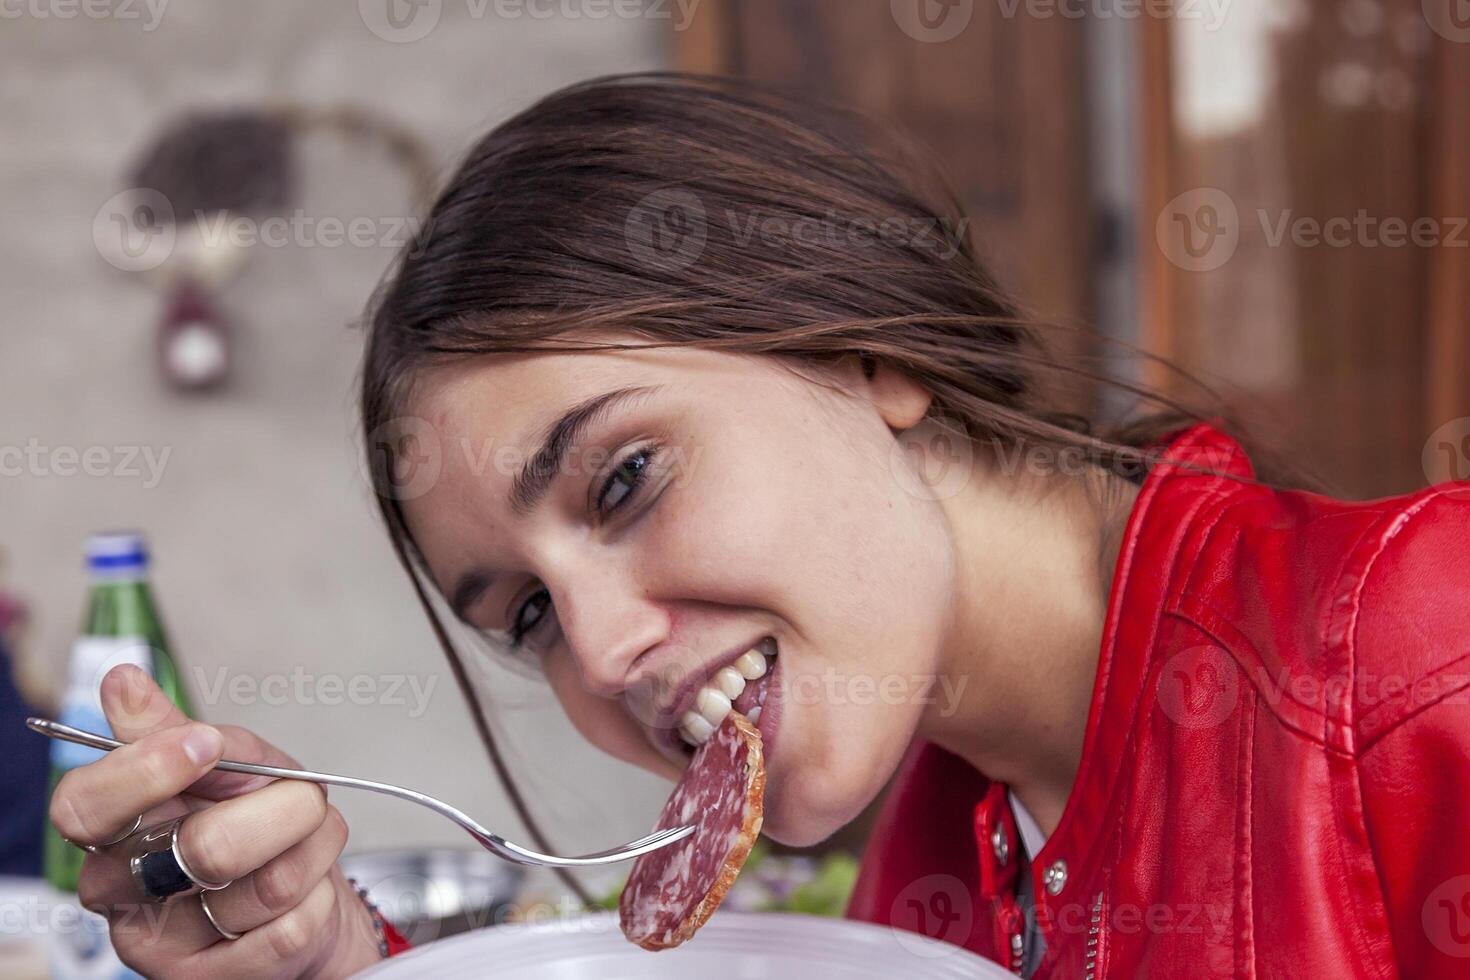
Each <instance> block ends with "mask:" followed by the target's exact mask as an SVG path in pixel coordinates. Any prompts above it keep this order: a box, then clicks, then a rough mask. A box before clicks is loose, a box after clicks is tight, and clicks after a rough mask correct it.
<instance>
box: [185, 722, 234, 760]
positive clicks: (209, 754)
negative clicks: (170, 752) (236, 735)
mask: <svg viewBox="0 0 1470 980" xmlns="http://www.w3.org/2000/svg"><path fill="white" fill-rule="evenodd" d="M224 748H225V740H224V738H223V737H222V736H221V735H220V733H219V730H218V729H214V728H210V727H209V726H208V725H196V726H195V727H194V730H193V731H191V732H189V734H187V735H185V736H184V754H185V755H187V756H188V757H189V761H190V762H192V763H194V765H196V766H202V765H205V764H207V763H210V762H213V761H214V760H215V759H217V758H219V755H220V753H221V752H223V751H224Z"/></svg>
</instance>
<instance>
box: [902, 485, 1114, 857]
mask: <svg viewBox="0 0 1470 980" xmlns="http://www.w3.org/2000/svg"><path fill="white" fill-rule="evenodd" d="M989 469H990V470H991V471H992V472H991V473H989V474H987V475H986V478H985V479H981V480H974V481H971V486H970V487H967V489H966V492H965V493H962V494H959V495H957V496H956V497H954V498H952V499H951V500H949V501H946V511H947V513H948V516H949V519H950V521H951V525H952V527H953V530H954V534H955V541H956V547H957V549H958V555H959V567H958V570H957V581H956V593H955V607H954V610H953V611H954V617H953V621H952V622H951V624H950V629H949V632H948V634H947V639H946V643H945V648H944V650H943V651H942V652H941V664H942V665H943V666H942V669H943V670H944V671H945V673H946V675H947V677H946V679H947V680H948V681H949V682H950V685H951V689H952V690H959V691H962V693H960V694H959V695H958V697H957V698H956V699H954V700H953V701H948V702H947V703H946V700H945V699H936V701H937V702H938V704H939V705H942V706H943V709H944V710H942V711H941V710H939V708H938V705H936V707H933V708H931V709H930V711H929V714H928V715H926V716H925V718H924V720H923V722H922V724H921V726H920V732H919V734H920V736H921V737H924V738H926V739H928V740H930V741H932V742H934V743H936V744H937V745H939V746H941V747H943V748H945V749H948V750H949V751H951V752H953V753H955V754H956V755H958V756H960V757H961V758H963V759H965V760H966V761H967V762H969V763H970V764H971V765H973V766H974V767H975V768H976V769H978V770H980V771H981V772H983V773H985V774H986V775H987V776H988V777H990V778H991V779H995V780H1000V781H1002V782H1005V783H1007V784H1008V785H1009V786H1010V788H1011V790H1012V791H1013V792H1014V793H1015V794H1016V795H1017V796H1018V797H1019V798H1020V800H1021V802H1022V803H1023V804H1024V805H1025V807H1026V809H1027V810H1029V811H1030V812H1031V814H1032V815H1033V816H1034V817H1035V818H1036V821H1037V823H1038V824H1039V825H1040V827H1041V829H1042V830H1043V831H1044V832H1045V833H1047V834H1050V833H1051V832H1052V831H1053V830H1055V829H1056V825H1057V822H1058V821H1059V820H1060V819H1061V815H1062V811H1063V809H1064V808H1065V806H1066V802H1067V797H1068V796H1069V794H1070V793H1071V790H1072V784H1073V782H1074V781H1075V779H1076V776H1077V769H1078V766H1079V764H1080V763H1081V759H1082V742H1083V736H1084V734H1085V731H1086V727H1087V714H1088V709H1089V707H1090V705H1091V703H1092V693H1093V685H1094V682H1095V678H1096V673H1097V662H1098V654H1099V651H1100V647H1101V642H1102V631H1103V624H1104V620H1105V618H1106V615H1107V605H1108V594H1109V590H1110V588H1111V582H1112V575H1113V570H1114V568H1115V566H1116V564H1117V558H1118V551H1119V546H1120V544H1121V538H1122V530H1123V527H1124V525H1125V524H1126V522H1127V518H1128V514H1129V513H1130V511H1131V510H1132V506H1133V502H1134V500H1135V498H1136V497H1137V493H1138V488H1137V487H1136V486H1135V485H1133V484H1132V483H1129V482H1128V481H1127V480H1124V479H1122V478H1121V477H1116V476H1113V475H1111V474H1106V473H1104V472H1103V471H1102V470H1093V468H1091V467H1089V468H1088V469H1089V473H1088V474H1087V475H1086V476H1082V477H1078V476H1065V475H1056V476H1046V477H1039V476H1036V475H1034V474H1032V475H1025V474H1023V475H1021V476H1008V475H1006V474H1004V473H1003V472H1002V468H1001V467H999V466H991V467H989ZM962 683H963V684H964V686H963V688H960V687H959V685H960V684H962Z"/></svg>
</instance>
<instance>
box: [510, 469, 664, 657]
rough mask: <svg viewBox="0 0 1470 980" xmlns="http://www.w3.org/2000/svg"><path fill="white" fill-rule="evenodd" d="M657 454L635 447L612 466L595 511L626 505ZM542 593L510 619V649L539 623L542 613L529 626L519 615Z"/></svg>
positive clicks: (517, 646)
mask: <svg viewBox="0 0 1470 980" xmlns="http://www.w3.org/2000/svg"><path fill="white" fill-rule="evenodd" d="M657 455H658V447H657V446H644V447H643V448H641V449H635V450H633V451H632V452H630V453H628V455H626V456H624V457H623V458H622V459H621V460H620V461H619V462H618V465H617V466H615V467H613V471H612V472H611V473H609V474H608V477H607V479H606V480H605V481H604V482H603V484H602V489H601V490H599V491H598V493H597V501H596V506H597V512H598V513H599V514H600V515H602V516H604V517H605V516H607V515H608V514H612V513H615V512H616V511H618V510H620V509H622V508H623V507H625V506H627V504H628V502H629V501H630V500H632V499H634V498H635V497H637V495H638V491H639V489H640V488H641V487H642V486H643V483H644V481H645V480H646V479H647V478H648V470H649V466H650V465H651V464H652V462H653V459H654V457H655V456H657ZM639 459H641V460H643V462H642V464H641V465H640V466H639V467H638V469H637V470H635V471H634V472H633V475H632V476H630V477H628V478H627V483H628V492H627V493H626V494H624V495H623V498H622V500H620V501H619V502H618V503H616V504H614V505H613V506H612V508H611V510H608V511H606V512H604V511H603V509H602V502H603V501H604V500H606V499H607V494H608V491H609V490H611V489H612V487H613V484H614V482H615V481H616V480H617V479H618V477H619V475H621V474H622V473H623V470H624V468H625V467H627V466H628V464H629V463H631V462H633V461H634V460H639ZM544 595H547V592H546V590H545V589H540V590H538V591H536V592H535V593H533V594H532V596H531V598H529V599H527V600H526V601H525V602H523V603H522V604H521V606H520V608H519V609H517V610H516V612H515V616H514V617H513V618H512V620H511V630H510V645H511V648H512V649H519V648H520V646H521V644H522V642H523V641H524V640H525V638H526V635H527V634H529V633H530V632H531V631H532V630H534V629H535V628H536V627H537V626H539V625H541V621H542V619H543V618H544V614H543V616H542V617H538V618H537V620H536V622H534V623H532V624H531V625H530V626H527V627H522V626H521V625H520V622H521V616H522V615H523V614H524V613H525V611H526V610H527V609H528V608H530V607H531V605H532V604H533V603H535V602H536V601H537V600H538V599H540V598H541V597H542V596H544Z"/></svg>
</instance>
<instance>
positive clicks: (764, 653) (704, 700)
mask: <svg viewBox="0 0 1470 980" xmlns="http://www.w3.org/2000/svg"><path fill="white" fill-rule="evenodd" d="M776 655H777V649H776V641H775V639H774V638H773V637H769V636H768V637H765V638H764V639H762V640H761V641H760V642H759V643H757V644H756V645H755V646H754V647H751V648H750V649H749V650H747V651H745V652H744V653H742V654H741V655H740V656H739V657H737V658H736V659H735V661H734V663H731V664H729V665H727V666H725V667H721V668H720V669H719V670H718V671H716V672H715V674H714V676H713V677H711V678H710V679H709V680H708V681H706V682H705V683H704V685H703V686H701V687H700V689H699V691H698V693H697V694H696V695H695V697H694V704H693V707H691V708H690V709H689V710H688V711H686V712H684V714H683V715H682V716H681V717H680V718H679V737H680V740H681V743H682V746H683V748H684V750H685V752H686V753H691V754H692V753H693V751H694V749H695V748H696V747H697V746H700V745H703V744H704V743H705V742H706V741H708V740H709V737H710V736H711V735H713V734H714V732H715V729H717V728H719V727H720V723H721V722H723V721H724V720H725V716H726V715H728V714H729V713H730V712H731V711H732V710H733V711H738V712H740V713H741V714H742V715H744V716H745V717H746V718H749V719H750V722H751V724H759V722H760V717H761V712H762V711H763V710H764V709H765V704H766V695H767V694H768V693H769V691H770V689H771V679H772V676H773V675H774V674H775V666H776Z"/></svg>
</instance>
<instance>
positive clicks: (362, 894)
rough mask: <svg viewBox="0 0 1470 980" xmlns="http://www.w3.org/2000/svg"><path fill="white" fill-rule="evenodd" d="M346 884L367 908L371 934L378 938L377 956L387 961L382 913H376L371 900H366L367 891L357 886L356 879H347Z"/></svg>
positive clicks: (375, 907)
mask: <svg viewBox="0 0 1470 980" xmlns="http://www.w3.org/2000/svg"><path fill="white" fill-rule="evenodd" d="M347 883H348V884H349V885H351V886H352V887H353V889H355V890H356V891H357V897H358V898H360V899H362V904H364V905H366V906H367V909H368V914H369V915H371V916H372V919H373V934H374V935H375V936H377V938H378V956H380V957H382V958H383V959H387V957H388V929H387V925H386V923H385V922H384V919H383V913H382V912H379V911H378V907H377V906H376V905H374V904H373V900H372V899H371V898H368V890H367V889H366V888H364V887H362V886H361V885H359V884H358V883H357V879H356V878H348V879H347Z"/></svg>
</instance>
